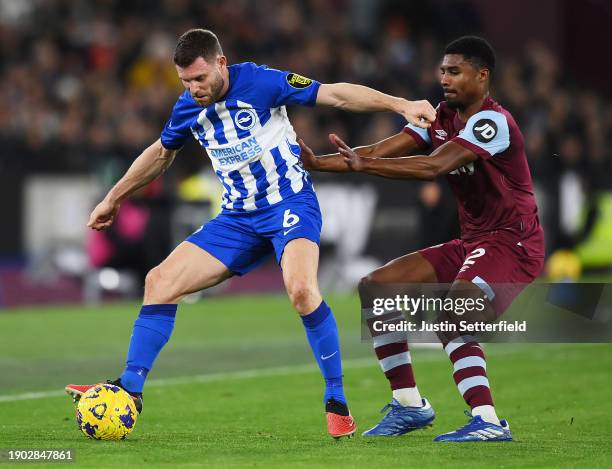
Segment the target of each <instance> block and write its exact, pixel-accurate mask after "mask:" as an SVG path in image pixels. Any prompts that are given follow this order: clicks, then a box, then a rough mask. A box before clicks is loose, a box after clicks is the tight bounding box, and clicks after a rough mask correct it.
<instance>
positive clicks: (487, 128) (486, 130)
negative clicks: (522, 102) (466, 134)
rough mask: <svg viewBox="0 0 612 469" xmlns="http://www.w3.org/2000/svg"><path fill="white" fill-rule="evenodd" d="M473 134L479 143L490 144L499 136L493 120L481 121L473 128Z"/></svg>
mask: <svg viewBox="0 0 612 469" xmlns="http://www.w3.org/2000/svg"><path fill="white" fill-rule="evenodd" d="M472 133H473V134H474V137H476V140H478V141H479V142H482V143H489V142H490V141H491V140H493V139H494V138H495V136H496V135H497V124H496V123H495V122H493V121H492V120H491V119H480V120H478V121H477V122H476V123H475V124H474V127H472Z"/></svg>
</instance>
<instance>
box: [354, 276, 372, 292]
mask: <svg viewBox="0 0 612 469" xmlns="http://www.w3.org/2000/svg"><path fill="white" fill-rule="evenodd" d="M374 283H375V282H374V276H373V275H372V273H369V274H368V275H366V276H365V277H361V280H359V284H358V285H357V290H359V293H361V294H363V293H365V292H367V291H368V289H369V288H371V287H372V285H373V284H374Z"/></svg>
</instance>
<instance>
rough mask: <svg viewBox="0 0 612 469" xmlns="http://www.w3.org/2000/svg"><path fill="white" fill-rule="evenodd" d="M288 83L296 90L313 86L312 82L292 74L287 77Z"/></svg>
mask: <svg viewBox="0 0 612 469" xmlns="http://www.w3.org/2000/svg"><path fill="white" fill-rule="evenodd" d="M287 83H289V85H290V86H293V87H294V88H308V87H309V86H310V85H312V80H311V79H310V78H306V77H303V76H302V75H298V74H297V73H290V74H289V75H287Z"/></svg>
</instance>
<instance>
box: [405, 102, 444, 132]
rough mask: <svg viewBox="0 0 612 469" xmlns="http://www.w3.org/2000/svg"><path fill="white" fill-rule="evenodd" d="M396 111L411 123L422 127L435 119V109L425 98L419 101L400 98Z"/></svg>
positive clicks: (425, 127) (425, 126) (427, 125)
mask: <svg viewBox="0 0 612 469" xmlns="http://www.w3.org/2000/svg"><path fill="white" fill-rule="evenodd" d="M397 112H398V114H401V115H402V116H404V118H405V119H406V120H407V121H408V122H410V123H411V124H413V125H416V126H417V127H421V128H423V129H427V128H429V126H430V125H431V124H432V122H433V121H434V120H435V119H436V110H435V109H434V107H433V106H432V105H431V104H430V103H429V101H427V100H426V99H423V100H421V101H407V100H402V102H401V104H400V106H399V107H398V109H397Z"/></svg>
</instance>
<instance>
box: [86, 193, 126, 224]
mask: <svg viewBox="0 0 612 469" xmlns="http://www.w3.org/2000/svg"><path fill="white" fill-rule="evenodd" d="M118 211H119V204H113V203H111V202H108V201H107V200H103V201H102V202H100V203H99V204H98V205H97V206H96V208H94V209H93V211H92V212H91V215H90V216H89V221H88V222H87V227H88V228H92V229H94V230H97V231H101V230H105V229H106V228H108V227H109V226H111V225H112V224H113V222H114V221H115V216H116V215H117V212H118Z"/></svg>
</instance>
